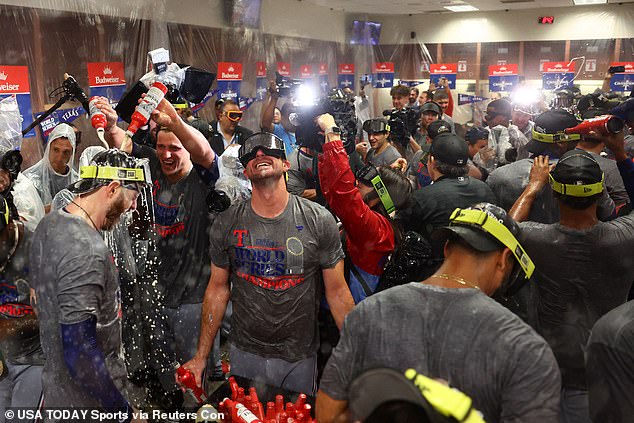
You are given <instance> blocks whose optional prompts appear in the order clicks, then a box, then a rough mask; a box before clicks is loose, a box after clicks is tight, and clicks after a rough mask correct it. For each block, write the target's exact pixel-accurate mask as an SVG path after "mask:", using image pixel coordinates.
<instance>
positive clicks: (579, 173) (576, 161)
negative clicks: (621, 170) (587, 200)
mask: <svg viewBox="0 0 634 423" xmlns="http://www.w3.org/2000/svg"><path fill="white" fill-rule="evenodd" d="M550 184H551V187H552V189H553V191H555V192H558V193H559V194H561V195H566V196H570V197H590V196H592V195H596V194H600V193H601V192H602V191H603V171H602V170H601V167H600V166H599V163H598V162H597V161H596V159H595V158H594V157H592V155H591V154H590V153H588V152H587V151H583V150H578V149H575V150H570V151H568V152H566V153H565V154H564V155H563V156H561V159H559V161H558V162H557V165H556V166H555V168H554V169H553V170H552V172H551V173H550Z"/></svg>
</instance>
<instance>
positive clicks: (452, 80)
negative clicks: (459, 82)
mask: <svg viewBox="0 0 634 423" xmlns="http://www.w3.org/2000/svg"><path fill="white" fill-rule="evenodd" d="M456 76H457V75H456V74H455V73H432V74H431V75H429V81H430V83H432V82H433V83H434V84H436V86H438V81H439V80H440V78H442V77H445V78H447V82H448V83H449V89H451V90H455V89H456Z"/></svg>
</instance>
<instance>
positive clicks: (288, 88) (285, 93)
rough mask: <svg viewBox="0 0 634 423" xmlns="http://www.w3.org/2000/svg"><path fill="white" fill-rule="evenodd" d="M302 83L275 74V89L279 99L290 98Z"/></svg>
mask: <svg viewBox="0 0 634 423" xmlns="http://www.w3.org/2000/svg"><path fill="white" fill-rule="evenodd" d="M302 83H303V81H302V80H299V79H292V78H289V77H286V76H282V75H280V73H279V72H275V89H276V90H277V92H278V93H279V95H280V97H289V96H291V95H292V94H294V92H295V90H297V88H299V87H300V86H301V85H302Z"/></svg>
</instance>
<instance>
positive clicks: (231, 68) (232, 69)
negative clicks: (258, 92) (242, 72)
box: [227, 66, 235, 72]
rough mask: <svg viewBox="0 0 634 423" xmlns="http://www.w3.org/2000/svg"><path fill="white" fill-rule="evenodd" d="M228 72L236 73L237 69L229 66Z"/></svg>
mask: <svg viewBox="0 0 634 423" xmlns="http://www.w3.org/2000/svg"><path fill="white" fill-rule="evenodd" d="M227 71H229V72H233V71H235V69H234V68H233V66H229V67H228V68H227Z"/></svg>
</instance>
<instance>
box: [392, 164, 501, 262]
mask: <svg viewBox="0 0 634 423" xmlns="http://www.w3.org/2000/svg"><path fill="white" fill-rule="evenodd" d="M412 200H413V201H412V204H411V206H410V207H409V209H407V210H405V211H404V212H403V213H402V214H401V215H400V216H399V220H402V221H403V224H404V226H405V229H406V230H407V231H416V232H418V233H419V234H421V235H423V236H424V237H426V238H427V239H429V238H430V236H431V233H432V232H433V231H434V229H437V228H441V227H443V226H447V225H448V224H449V217H450V216H451V213H452V212H453V211H454V210H455V209H456V208H457V207H460V208H465V207H469V206H472V205H474V204H477V203H482V202H487V203H493V204H495V196H494V195H493V192H492V191H491V188H489V186H488V185H487V184H485V183H484V182H482V181H480V180H478V179H475V178H470V177H468V176H465V177H460V178H449V177H441V178H439V179H438V180H436V181H435V182H434V183H433V184H431V185H427V186H425V187H423V188H421V189H419V190H416V191H414V193H413V194H412ZM443 244H444V243H443V242H438V241H432V248H433V252H434V257H437V258H440V257H443V253H442V247H443Z"/></svg>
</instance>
